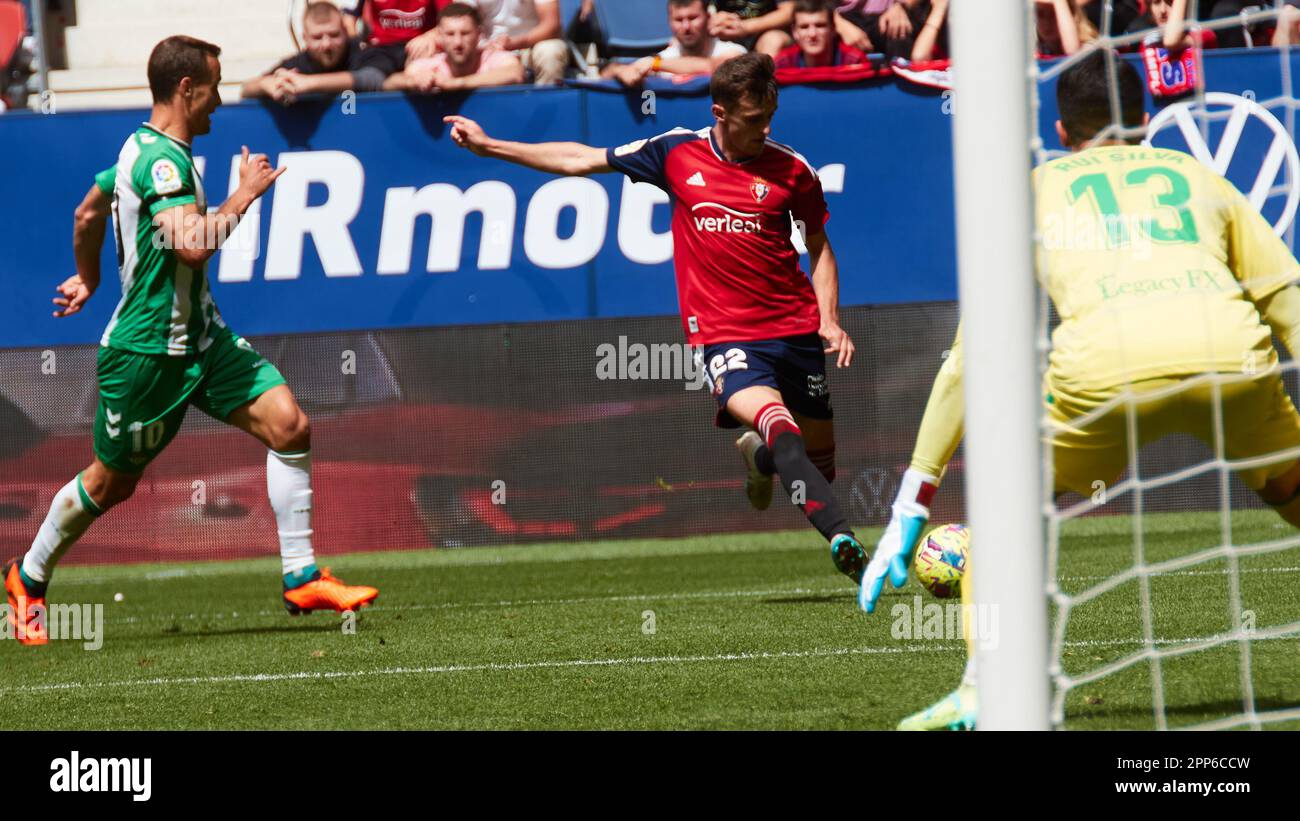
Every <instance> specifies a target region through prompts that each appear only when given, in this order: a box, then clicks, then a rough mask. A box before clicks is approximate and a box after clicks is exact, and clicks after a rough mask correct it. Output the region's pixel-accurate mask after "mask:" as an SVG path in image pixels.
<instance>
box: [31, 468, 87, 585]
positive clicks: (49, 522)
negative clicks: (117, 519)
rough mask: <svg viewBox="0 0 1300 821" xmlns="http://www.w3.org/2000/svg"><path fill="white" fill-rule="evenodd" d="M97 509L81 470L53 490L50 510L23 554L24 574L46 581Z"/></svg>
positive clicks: (83, 531) (79, 536) (83, 530)
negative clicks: (55, 491)
mask: <svg viewBox="0 0 1300 821" xmlns="http://www.w3.org/2000/svg"><path fill="white" fill-rule="evenodd" d="M100 512H101V511H100V509H99V507H98V506H96V505H95V503H94V501H92V500H91V498H90V497H89V496H87V495H86V490H85V488H84V487H82V485H81V474H77V476H76V477H75V478H73V480H72V481H71V482H68V483H67V484H66V485H64V486H63V487H62V488H60V489H59V492H58V493H56V494H54V501H53V502H50V512H49V513H47V514H45V521H44V522H41V528H40V530H38V531H36V539H35V540H33V541H32V548H31V550H28V551H27V555H26V556H24V557H23V573H24V574H26V575H27V578H29V579H31V580H32V581H34V582H37V583H41V584H44V583H46V582H48V581H49V580H50V574H52V573H53V572H54V566H55V565H56V564H58V563H59V559H61V558H63V554H64V553H67V552H68V548H69V547H72V543H73V542H75V541H76V540H77V539H80V538H81V534H83V533H85V532H86V528H88V527H90V524H91V522H93V521H95V518H96V517H97V516H99V514H100Z"/></svg>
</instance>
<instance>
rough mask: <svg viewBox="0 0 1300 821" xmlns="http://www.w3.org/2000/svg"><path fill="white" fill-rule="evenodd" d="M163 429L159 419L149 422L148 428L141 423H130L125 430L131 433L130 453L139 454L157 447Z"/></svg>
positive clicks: (163, 426)
mask: <svg viewBox="0 0 1300 821" xmlns="http://www.w3.org/2000/svg"><path fill="white" fill-rule="evenodd" d="M165 427H166V426H165V425H164V424H163V421H162V420H161V419H159V420H158V421H156V422H150V423H149V424H148V426H146V425H145V424H144V423H143V422H132V423H131V425H130V426H129V427H128V428H127V430H129V431H130V432H131V452H132V453H140V452H141V451H145V450H153V449H154V448H156V447H158V443H159V442H161V441H162V437H163V430H164V429H165Z"/></svg>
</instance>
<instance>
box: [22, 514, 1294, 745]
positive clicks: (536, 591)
mask: <svg viewBox="0 0 1300 821" xmlns="http://www.w3.org/2000/svg"><path fill="white" fill-rule="evenodd" d="M1131 527H1132V522H1131V520H1130V519H1128V518H1127V517H1108V518H1092V519H1085V520H1080V521H1076V522H1072V523H1070V524H1069V526H1068V527H1067V528H1066V529H1065V545H1066V548H1065V551H1064V555H1063V558H1062V567H1061V573H1060V577H1061V584H1062V587H1063V589H1065V590H1066V591H1067V592H1077V591H1079V590H1081V589H1083V588H1086V587H1089V586H1091V585H1094V584H1097V583H1098V582H1099V581H1101V580H1102V579H1104V578H1106V577H1108V576H1112V575H1114V574H1116V573H1119V572H1122V571H1123V570H1125V569H1126V568H1128V567H1130V566H1131V564H1132V540H1131V536H1130V530H1131ZM1291 532H1292V531H1291V530H1290V529H1289V528H1286V527H1284V526H1282V525H1281V524H1280V522H1279V520H1278V519H1277V518H1276V517H1275V516H1273V515H1272V514H1271V513H1268V512H1260V511H1246V512H1240V513H1236V514H1234V516H1233V537H1234V541H1235V542H1236V543H1238V544H1244V543H1252V542H1265V541H1269V540H1276V539H1280V538H1284V537H1286V536H1288V535H1290V533H1291ZM1218 533H1219V519H1218V516H1217V514H1178V515H1172V514H1165V515H1152V516H1148V517H1147V518H1146V528H1145V535H1146V549H1147V552H1148V559H1149V560H1150V561H1159V560H1162V559H1166V558H1170V557H1173V556H1176V555H1184V554H1186V553H1189V552H1193V551H1195V550H1199V549H1203V548H1207V547H1211V546H1213V545H1214V544H1215V543H1216V540H1217V538H1218ZM864 535H865V536H866V538H868V539H872V540H874V538H875V537H876V536H877V535H878V533H876V532H868V533H865V534H864ZM977 538H978V537H977ZM326 563H327V564H330V565H331V566H332V567H333V568H334V569H335V571H336V572H338V573H339V574H340V575H341V576H343V578H344V579H346V580H352V581H355V582H365V583H373V584H376V585H377V586H379V587H380V588H381V590H382V595H381V596H380V599H379V602H378V604H377V606H376V607H374V608H371V609H368V610H366V611H364V613H363V615H362V617H361V619H360V620H359V622H358V623H357V625H356V631H355V634H346V633H345V632H344V631H343V630H342V629H341V627H342V622H341V620H340V619H339V617H338V616H336V615H335V614H332V613H314V614H312V615H310V616H304V617H298V618H291V617H290V616H288V615H287V614H286V613H285V612H284V611H283V609H282V608H281V607H280V604H279V594H278V587H277V586H278V584H279V576H278V571H279V564H278V561H277V560H275V559H265V560H255V561H241V562H228V563H205V564H189V565H166V566H163V565H147V566H111V567H68V568H64V569H61V570H60V571H59V573H58V575H57V576H56V578H55V583H54V585H53V586H52V588H51V593H52V596H51V603H52V604H54V603H58V602H80V603H103V604H104V611H105V637H104V643H103V647H102V648H101V649H99V650H97V651H86V650H84V649H82V647H81V645H80V643H77V642H72V641H54V642H51V644H50V645H49V646H47V647H45V648H36V649H34V648H26V647H21V646H19V645H18V644H17V643H16V642H13V641H4V642H0V698H2V699H3V702H4V704H5V706H6V709H5V710H4V711H3V712H2V713H0V727H3V728H5V729H50V728H59V729H155V728H159V729H182V728H213V729H218V728H220V729H263V728H276V729H301V728H306V729H329V728H388V729H402V728H456V729H508V728H614V729H658V728H694V729H733V728H744V729H752V728H776V729H796V728H824V729H888V728H892V727H893V726H894V725H895V724H896V723H897V722H898V720H899V719H900V718H902V717H904V716H905V715H907V714H908V713H910V712H913V711H914V710H917V709H919V708H921V707H924V706H926V705H927V704H929V703H930V702H932V701H933V700H934V699H936V698H938V697H940V696H942V695H943V694H944V693H946V692H947V691H948V690H949V689H951V688H952V687H953V686H954V684H955V683H956V681H957V679H958V677H959V676H960V673H961V670H962V665H963V652H962V645H961V642H960V640H959V639H958V640H952V639H951V638H950V637H937V638H916V637H913V638H910V639H909V638H899V637H897V635H896V634H897V633H898V632H899V631H900V628H899V626H898V624H897V618H896V615H895V614H894V612H893V609H894V607H895V605H911V604H913V603H914V602H915V598H914V597H916V596H922V597H923V598H922V599H921V601H922V602H923V603H927V604H928V603H934V602H936V601H937V600H935V599H933V598H931V597H930V596H929V595H928V594H926V593H925V592H924V591H923V590H922V589H921V588H920V586H919V585H917V584H916V582H915V581H912V582H910V583H909V585H908V586H907V587H906V588H904V589H903V590H899V591H890V592H887V594H886V596H885V598H884V600H883V602H882V606H881V607H880V608H879V609H878V610H877V612H876V613H875V614H874V615H872V616H866V615H864V614H862V613H860V612H859V611H858V610H857V607H856V603H855V588H854V587H853V586H852V584H851V583H850V582H849V581H848V580H846V579H844V578H843V577H841V576H839V575H838V574H836V573H835V571H834V569H833V567H832V566H831V562H830V558H829V556H828V551H827V549H826V547H825V545H824V544H822V543H821V540H820V539H819V538H818V537H817V535H816V534H815V533H813V532H811V531H808V532H802V531H801V532H794V533H779V534H761V535H750V534H745V535H732V536H709V537H699V538H690V539H680V540H647V541H624V542H603V543H588V544H554V545H533V546H527V547H514V548H500V549H496V548H483V549H472V550H457V551H420V552H392V553H368V554H357V555H350V556H337V557H330V558H329V559H328V560H325V561H322V564H326ZM1240 566H1241V573H1240V574H1239V578H1240V585H1241V601H1242V607H1241V610H1244V611H1250V612H1249V613H1248V614H1246V615H1242V614H1240V613H1236V612H1234V611H1232V610H1231V609H1230V606H1229V603H1230V599H1229V578H1230V576H1229V574H1228V573H1227V561H1226V560H1214V561H1211V562H1207V563H1203V564H1199V565H1196V566H1195V567H1191V568H1188V569H1186V570H1183V571H1180V572H1177V573H1173V574H1170V575H1167V576H1162V577H1158V578H1155V579H1153V581H1152V584H1151V596H1152V602H1153V615H1154V623H1153V635H1154V636H1155V637H1156V639H1157V640H1158V641H1159V642H1160V646H1161V647H1180V646H1182V647H1185V646H1190V645H1189V642H1192V641H1194V640H1196V639H1198V638H1203V637H1206V636H1213V635H1216V634H1219V633H1222V632H1224V631H1227V630H1231V629H1233V628H1234V627H1235V626H1236V624H1234V622H1235V621H1237V620H1238V619H1243V620H1244V619H1249V620H1250V623H1253V624H1254V625H1255V627H1256V629H1258V630H1265V629H1266V628H1268V627H1270V626H1276V625H1283V624H1288V623H1292V622H1296V621H1300V590H1298V585H1297V582H1300V550H1297V549H1292V550H1288V551H1284V552H1281V553H1275V554H1271V555H1263V556H1256V557H1245V558H1242V559H1241V562H1240ZM116 593H121V594H122V595H123V601H122V602H120V603H119V602H115V601H114V595H115V594H116ZM1243 623H1244V622H1243ZM1001 627H1002V629H1014V626H1013V625H1002V626H1001ZM1141 635H1142V611H1141V608H1140V606H1139V594H1138V584H1137V582H1135V581H1131V582H1126V583H1124V584H1122V585H1120V586H1118V587H1116V588H1115V589H1114V590H1112V591H1110V592H1108V593H1106V594H1105V595H1102V596H1100V597H1099V598H1097V599H1095V600H1094V601H1092V602H1089V603H1087V604H1084V605H1081V606H1079V607H1078V608H1076V610H1075V611H1074V612H1073V613H1072V615H1071V618H1070V621H1069V631H1068V633H1067V640H1068V643H1067V647H1066V652H1065V656H1064V658H1063V659H1062V661H1063V663H1064V667H1065V669H1066V671H1067V672H1069V673H1072V674H1073V673H1078V672H1081V671H1086V670H1089V669H1095V668H1097V667H1099V666H1101V665H1104V664H1106V663H1108V662H1110V661H1113V660H1115V659H1118V658H1122V657H1124V656H1127V655H1130V654H1132V653H1134V652H1137V651H1139V650H1140V649H1141V647H1142V644H1141V641H1140V637H1141ZM1298 652H1300V640H1298V639H1297V638H1294V637H1292V638H1258V639H1255V640H1253V641H1251V642H1250V643H1249V653H1248V654H1246V653H1243V649H1242V644H1241V643H1240V642H1233V643H1230V644H1227V645H1223V646H1220V647H1217V648H1214V649H1209V650H1203V651H1198V652H1194V653H1189V654H1187V655H1182V656H1178V657H1176V658H1171V659H1168V660H1166V661H1164V662H1163V663H1162V664H1161V673H1162V677H1163V682H1164V693H1165V701H1166V714H1167V716H1168V720H1169V723H1170V725H1171V726H1174V727H1177V726H1185V725H1190V724H1195V723H1198V722H1204V721H1209V720H1213V719H1216V718H1221V717H1224V716H1227V715H1230V714H1234V713H1238V712H1240V711H1241V710H1242V704H1243V698H1242V696H1243V692H1242V691H1243V688H1242V684H1241V681H1242V675H1243V673H1242V670H1243V665H1244V664H1245V663H1246V658H1247V655H1248V660H1249V666H1250V673H1249V675H1250V679H1251V681H1252V682H1253V690H1254V695H1255V699H1256V705H1257V709H1259V710H1261V711H1262V710H1279V709H1287V708H1292V709H1294V708H1296V707H1298V706H1300V680H1298V679H1297V676H1296V671H1297V669H1300V668H1298V667H1297V665H1296V658H1297V653H1298ZM1151 673H1152V670H1151V666H1150V665H1149V664H1148V663H1147V662H1145V661H1143V662H1140V663H1139V664H1136V665H1134V666H1131V667H1129V668H1127V669H1125V670H1123V671H1121V672H1119V673H1117V674H1115V675H1112V676H1108V677H1106V678H1104V679H1101V680H1099V681H1096V682H1092V683H1089V684H1086V685H1083V686H1081V687H1079V688H1077V689H1075V690H1074V691H1072V692H1071V693H1070V697H1069V699H1068V701H1067V705H1068V706H1067V718H1066V726H1067V727H1068V728H1072V729H1112V728H1132V729H1147V728H1151V727H1154V726H1155V725H1154V719H1153V716H1152V708H1151V703H1152V691H1151ZM1269 726H1271V727H1277V728H1288V729H1297V728H1300V722H1297V721H1291V722H1278V723H1276V724H1272V725H1269Z"/></svg>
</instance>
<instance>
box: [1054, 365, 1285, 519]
mask: <svg viewBox="0 0 1300 821" xmlns="http://www.w3.org/2000/svg"><path fill="white" fill-rule="evenodd" d="M1046 385H1047V390H1046V392H1045V394H1046V395H1045V398H1044V401H1045V402H1046V405H1047V412H1048V417H1049V418H1050V420H1051V423H1052V432H1051V434H1050V445H1051V447H1052V458H1053V467H1054V470H1055V489H1056V492H1058V493H1060V492H1063V491H1067V490H1069V491H1074V492H1075V493H1078V494H1079V495H1081V496H1085V497H1086V496H1091V495H1093V494H1094V493H1095V492H1096V491H1098V490H1099V489H1101V487H1103V486H1104V487H1110V486H1111V485H1113V484H1114V483H1115V482H1117V481H1119V477H1120V475H1121V474H1122V473H1123V472H1124V469H1125V468H1126V467H1127V466H1128V464H1129V456H1130V453H1129V436H1128V408H1129V407H1132V408H1133V410H1134V415H1135V418H1134V425H1135V427H1136V433H1137V437H1136V438H1137V442H1136V445H1135V447H1134V452H1136V449H1137V448H1140V447H1142V446H1143V445H1146V444H1149V443H1151V442H1154V441H1156V440H1157V439H1160V438H1161V437H1164V436H1168V435H1169V434H1174V433H1185V434H1190V435H1192V436H1195V437H1196V438H1197V439H1200V440H1201V441H1202V442H1204V443H1205V444H1206V445H1207V446H1208V447H1209V448H1210V450H1211V452H1214V451H1215V429H1216V426H1217V425H1216V421H1215V413H1214V406H1215V394H1216V389H1215V386H1216V385H1217V386H1218V393H1219V394H1220V395H1221V397H1222V406H1223V413H1222V419H1223V454H1224V457H1225V458H1227V459H1229V460H1238V459H1251V458H1253V457H1259V456H1265V455H1267V454H1272V453H1277V452H1278V451H1285V450H1288V449H1291V448H1297V447H1300V414H1297V413H1296V408H1295V405H1294V404H1293V403H1292V402H1291V397H1290V396H1289V395H1287V392H1286V388H1285V387H1283V385H1282V377H1281V374H1280V373H1279V372H1278V371H1277V370H1276V369H1274V370H1272V371H1270V372H1269V373H1267V374H1263V375H1261V376H1256V377H1251V376H1246V375H1242V374H1227V373H1225V374H1205V375H1202V376H1197V377H1189V378H1182V379H1148V380H1144V381H1141V382H1134V383H1133V384H1131V385H1127V386H1121V387H1117V388H1111V389H1108V390H1104V391H1075V392H1070V391H1067V390H1063V389H1061V388H1060V387H1059V385H1057V384H1054V382H1053V380H1052V378H1051V375H1050V374H1049V375H1048V379H1047V383H1046ZM1296 461H1297V459H1296V457H1295V456H1294V455H1291V456H1283V457H1281V458H1279V460H1277V461H1272V462H1266V463H1264V464H1253V465H1250V466H1247V467H1244V468H1242V469H1239V470H1238V475H1240V476H1241V478H1242V481H1244V482H1245V483H1246V484H1247V485H1248V486H1249V487H1250V488H1251V489H1253V490H1259V489H1260V488H1262V487H1263V486H1264V484H1265V482H1267V481H1268V480H1269V479H1272V478H1274V477H1277V476H1280V475H1282V474H1283V473H1285V472H1286V471H1287V470H1289V469H1290V468H1291V466H1292V465H1294V464H1295V463H1296ZM1138 468H1139V469H1138V475H1139V476H1141V475H1143V473H1142V471H1141V469H1140V468H1141V464H1140V463H1139V465H1138ZM1098 482H1101V483H1102V485H1098V484H1097V483H1098Z"/></svg>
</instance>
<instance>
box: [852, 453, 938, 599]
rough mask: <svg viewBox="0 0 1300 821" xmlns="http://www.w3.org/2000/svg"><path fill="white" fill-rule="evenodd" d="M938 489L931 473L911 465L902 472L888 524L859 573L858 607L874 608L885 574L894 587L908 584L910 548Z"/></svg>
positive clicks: (935, 479)
mask: <svg viewBox="0 0 1300 821" xmlns="http://www.w3.org/2000/svg"><path fill="white" fill-rule="evenodd" d="M938 489H939V477H937V476H930V475H929V474H926V473H922V472H921V471H919V470H916V469H914V468H908V469H907V472H906V473H904V474H903V483H902V485H901V486H900V487H899V489H898V497H897V498H896V499H894V504H893V507H892V511H893V512H892V514H891V515H890V517H889V526H888V527H886V528H885V533H884V535H883V536H881V537H880V541H879V542H878V543H877V544H876V552H875V554H874V555H873V556H872V557H871V563H870V564H868V565H867V570H866V572H865V573H864V574H863V576H862V586H861V587H860V588H858V606H859V607H861V608H862V609H863V610H865V611H867V612H868V613H872V612H874V611H875V609H876V601H877V600H878V599H879V598H880V593H881V591H882V590H883V589H884V586H885V577H886V576H888V577H889V581H890V583H891V584H893V585H894V587H902V586H903V585H905V584H907V569H908V567H909V566H910V565H911V564H912V550H913V549H914V548H915V547H916V542H917V540H918V539H919V538H920V536H921V530H922V528H924V527H925V523H926V522H928V521H929V520H930V502H931V500H933V499H934V494H935V491H937V490H938Z"/></svg>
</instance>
